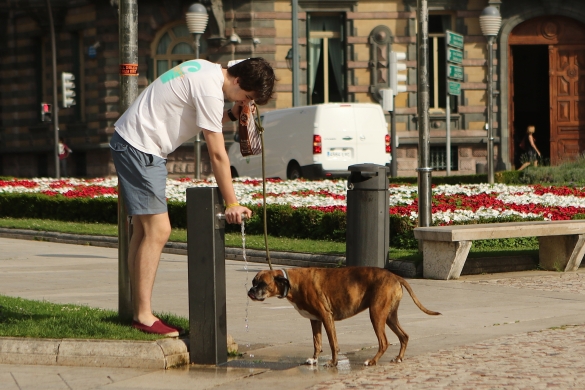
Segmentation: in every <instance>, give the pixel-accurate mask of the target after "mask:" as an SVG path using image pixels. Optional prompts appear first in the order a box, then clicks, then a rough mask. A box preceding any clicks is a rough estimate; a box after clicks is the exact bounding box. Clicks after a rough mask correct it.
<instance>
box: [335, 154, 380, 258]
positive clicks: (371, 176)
mask: <svg viewBox="0 0 585 390" xmlns="http://www.w3.org/2000/svg"><path fill="white" fill-rule="evenodd" d="M348 170H349V171H350V176H349V178H348V180H347V229H346V265H347V266H370V267H381V268H384V266H385V265H386V260H387V259H388V247H389V245H390V226H389V224H390V216H389V215H388V207H389V200H388V173H389V168H388V167H386V166H383V165H376V164H356V165H350V166H349V167H348Z"/></svg>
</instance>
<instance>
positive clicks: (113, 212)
mask: <svg viewBox="0 0 585 390" xmlns="http://www.w3.org/2000/svg"><path fill="white" fill-rule="evenodd" d="M250 209H251V210H252V212H253V217H252V218H251V219H250V220H249V221H247V222H246V232H247V233H249V234H263V233H264V227H263V223H262V215H263V213H262V207H260V206H251V207H250ZM117 210H118V201H117V199H115V198H91V199H90V198H66V197H64V196H61V195H57V196H48V195H43V194H29V193H14V194H10V193H5V194H0V217H11V218H39V219H53V220H60V221H74V222H98V223H99V222H102V223H112V224H115V223H117V218H118V211H117ZM168 210H169V218H170V220H171V226H173V227H174V228H183V229H184V228H186V227H187V207H186V204H185V203H183V202H169V204H168ZM266 216H267V219H268V234H269V235H271V236H275V237H291V238H311V239H315V240H331V241H339V242H343V241H345V234H346V227H347V225H346V215H345V213H344V212H342V211H334V212H328V213H325V212H322V211H319V210H315V209H308V208H296V209H295V208H293V207H291V206H288V205H268V207H267V211H266ZM574 219H585V215H583V214H578V215H575V216H574ZM526 220H527V219H525V218H520V217H517V216H514V217H508V218H505V219H501V218H499V219H498V218H493V219H482V220H481V221H469V222H466V223H465V224H476V223H492V222H518V221H526ZM533 220H542V218H533ZM416 224H417V221H416V220H411V219H410V218H409V217H403V216H399V215H395V214H391V215H390V245H391V246H392V247H396V248H404V249H415V248H417V247H418V241H417V240H416V239H415V238H414V230H413V229H414V228H415V227H416ZM239 231H240V226H239V225H230V224H227V225H226V232H233V233H237V232H239ZM522 240H526V239H508V241H506V242H504V241H502V242H499V241H497V240H489V241H490V242H487V241H486V242H483V241H478V242H477V244H474V245H479V246H483V245H485V246H489V247H492V246H503V247H513V246H525V245H526V244H527V243H526V242H521V241H522ZM492 241H494V242H492Z"/></svg>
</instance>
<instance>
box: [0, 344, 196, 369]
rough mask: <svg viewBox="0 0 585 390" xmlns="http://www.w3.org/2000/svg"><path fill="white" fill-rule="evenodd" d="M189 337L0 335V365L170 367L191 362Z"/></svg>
mask: <svg viewBox="0 0 585 390" xmlns="http://www.w3.org/2000/svg"><path fill="white" fill-rule="evenodd" d="M188 343H189V341H188V340H185V339H161V340H156V341H125V340H101V339H95V340H84V339H33V338H19V337H3V338H0V364H27V365H29V364H30V365H56V366H80V367H115V368H146V369H167V368H171V367H175V366H180V365H185V364H189V352H188V348H187V344H188Z"/></svg>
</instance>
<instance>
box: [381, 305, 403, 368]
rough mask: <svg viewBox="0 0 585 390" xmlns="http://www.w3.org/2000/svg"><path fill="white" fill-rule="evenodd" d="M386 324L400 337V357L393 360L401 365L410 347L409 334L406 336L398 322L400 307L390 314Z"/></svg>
mask: <svg viewBox="0 0 585 390" xmlns="http://www.w3.org/2000/svg"><path fill="white" fill-rule="evenodd" d="M386 324H388V326H389V327H390V329H392V332H394V333H395V334H396V336H397V337H398V340H400V352H398V356H396V357H395V358H394V360H393V361H394V362H396V363H400V362H402V359H404V352H405V351H406V346H407V345H408V334H406V332H405V331H404V329H402V327H401V326H400V323H399V322H398V307H397V308H396V309H394V310H393V311H392V312H390V314H388V318H387V319H386Z"/></svg>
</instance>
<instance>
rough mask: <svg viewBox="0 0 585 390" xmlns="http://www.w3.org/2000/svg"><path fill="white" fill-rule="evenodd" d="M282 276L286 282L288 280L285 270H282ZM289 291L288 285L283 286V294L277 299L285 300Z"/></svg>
mask: <svg viewBox="0 0 585 390" xmlns="http://www.w3.org/2000/svg"><path fill="white" fill-rule="evenodd" d="M282 274H283V276H284V278H285V279H286V280H288V273H287V272H286V270H285V269H284V268H283V269H282ZM289 289H290V288H289V284H285V285H284V292H283V293H282V295H279V296H278V297H279V298H280V299H282V298H286V296H287V295H288V290H289Z"/></svg>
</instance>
